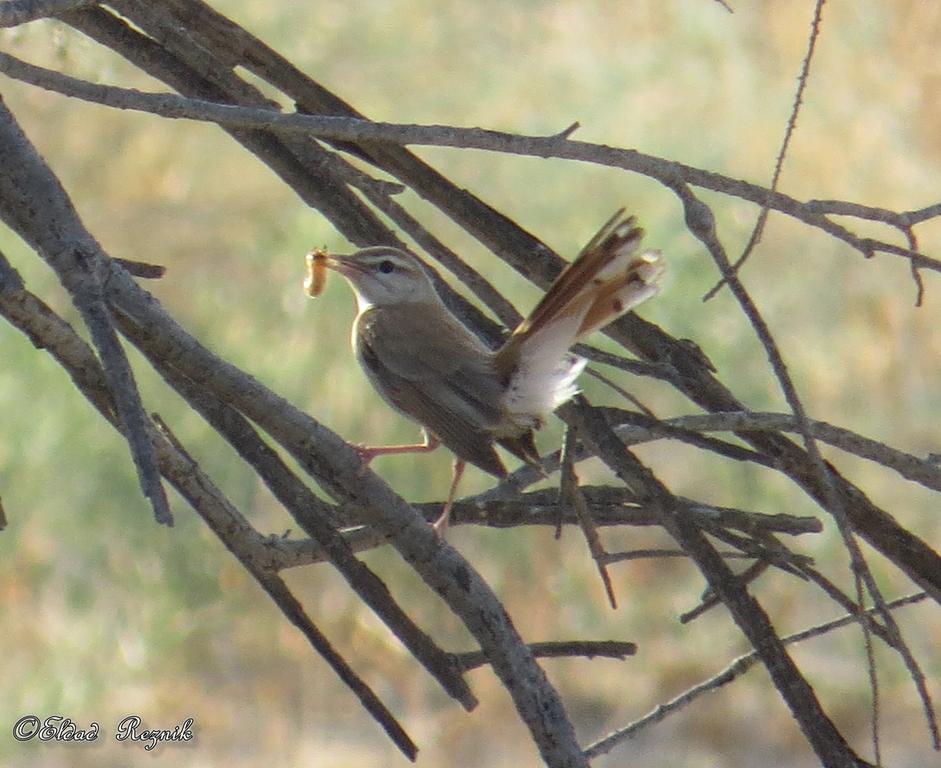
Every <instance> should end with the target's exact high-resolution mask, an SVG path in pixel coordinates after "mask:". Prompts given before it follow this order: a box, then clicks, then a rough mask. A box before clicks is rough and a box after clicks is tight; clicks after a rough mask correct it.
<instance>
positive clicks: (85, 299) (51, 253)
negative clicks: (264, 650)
mask: <svg viewBox="0 0 941 768" xmlns="http://www.w3.org/2000/svg"><path fill="white" fill-rule="evenodd" d="M0 217H2V218H3V220H4V221H5V222H6V223H7V224H8V225H9V226H10V227H11V228H12V229H13V230H14V231H15V232H17V233H18V234H19V235H20V237H22V238H23V239H24V240H25V241H26V242H28V243H30V245H32V246H33V247H34V248H35V249H36V251H37V252H38V253H40V254H41V255H42V257H43V258H44V259H45V260H46V262H47V263H48V264H49V265H50V266H51V267H52V268H53V269H54V270H55V271H56V274H57V276H58V278H59V280H60V281H61V282H62V284H63V285H64V286H65V287H66V289H67V290H68V291H69V293H70V294H71V296H72V301H73V303H74V304H75V306H76V308H77V309H78V310H79V312H80V313H81V315H82V319H83V320H84V322H85V325H86V326H87V327H88V329H89V331H90V332H91V337H92V341H93V343H94V345H95V348H96V349H97V351H98V355H99V356H100V358H101V362H102V365H103V366H104V370H105V374H106V375H107V377H108V385H109V387H110V388H111V392H112V395H113V397H114V407H115V408H116V410H117V415H118V418H119V420H120V423H121V433H122V434H123V435H124V438H125V439H126V440H127V442H128V446H129V448H130V452H131V457H132V458H133V460H134V465H135V467H136V468H137V474H138V478H139V479H140V484H141V489H142V490H143V492H144V495H145V496H146V497H147V498H148V499H150V503H151V505H152V506H153V510H154V516H155V518H156V520H157V522H158V523H163V524H164V525H172V524H173V516H172V515H171V513H170V505H169V502H168V501H167V496H166V492H165V491H164V488H163V485H162V483H161V482H160V473H159V471H158V470H157V466H156V463H155V459H154V455H153V448H152V446H151V443H150V440H149V439H148V438H147V434H146V423H147V415H146V414H145V413H144V410H143V405H142V403H141V399H140V393H139V392H138V391H137V384H136V382H135V381H134V374H133V372H132V371H131V366H130V363H129V362H128V360H127V357H126V356H125V354H124V349H123V348H122V347H121V344H120V342H119V341H118V337H117V334H116V333H115V331H114V327H113V326H112V324H111V316H110V314H109V313H108V310H107V308H106V307H105V304H104V295H103V293H104V286H103V279H102V275H104V274H106V263H107V262H108V261H109V259H108V256H107V254H105V253H104V251H102V250H101V247H100V246H99V245H98V243H97V242H96V241H95V239H94V238H93V237H92V236H91V234H90V233H89V232H88V231H87V230H86V229H85V227H84V225H83V224H82V222H81V220H80V219H79V217H78V214H77V213H76V211H75V208H74V207H73V206H72V203H71V201H70V200H69V197H68V195H67V194H66V192H65V190H64V189H63V188H62V185H61V184H60V183H59V180H58V179H57V178H56V177H55V175H54V174H53V173H52V171H51V170H50V168H49V166H48V165H46V163H45V161H44V160H43V159H42V157H40V156H39V154H38V153H37V152H36V149H35V148H34V147H33V145H32V144H31V143H30V141H29V139H28V138H27V137H26V135H25V134H24V133H23V131H22V130H21V129H20V127H19V125H18V124H17V122H16V119H15V118H14V117H13V115H12V114H11V113H10V111H9V110H8V109H7V108H6V105H4V104H3V103H0ZM125 274H126V273H125Z"/></svg>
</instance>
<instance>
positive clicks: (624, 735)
mask: <svg viewBox="0 0 941 768" xmlns="http://www.w3.org/2000/svg"><path fill="white" fill-rule="evenodd" d="M926 597H928V595H927V594H926V593H924V592H919V593H917V594H914V595H908V596H906V597H900V598H897V599H895V600H892V601H890V602H889V603H888V605H889V608H890V609H892V610H895V609H896V608H901V607H902V606H905V605H912V604H914V603H918V602H921V601H922V600H924V599H925V598H926ZM866 613H867V615H869V616H873V615H875V614H876V610H875V609H870V610H868V611H867V612H866ZM856 621H858V617H857V616H856V615H854V614H850V615H847V616H843V617H842V618H839V619H834V620H833V621H828V622H825V623H824V624H818V625H817V626H814V627H810V628H809V629H805V630H803V631H801V632H796V633H794V634H793V635H788V636H787V637H784V638H782V639H781V642H782V643H784V644H785V645H793V644H795V643H801V642H803V641H805V640H809V639H811V638H814V637H820V636H821V635H825V634H827V633H828V632H832V631H833V630H836V629H840V628H841V627H845V626H848V625H850V624H853V623H854V622H856ZM759 661H760V658H759V656H758V654H757V653H756V652H754V651H753V652H751V653H747V654H745V655H744V656H740V657H739V658H737V659H736V660H735V661H733V662H732V663H731V664H729V665H728V666H727V667H726V668H725V669H724V670H722V671H721V672H719V673H718V674H717V675H714V676H713V677H711V678H709V679H708V680H704V681H703V682H702V683H700V684H699V685H695V686H693V687H692V688H690V689H689V690H687V691H684V692H683V693H682V694H680V695H679V696H677V697H676V698H674V699H672V700H670V701H669V702H667V703H666V704H661V705H660V706H658V707H657V708H656V709H654V710H653V711H652V712H651V713H650V714H648V715H645V716H644V717H642V718H641V719H640V720H636V721H635V722H633V723H631V724H630V725H627V726H625V727H623V728H619V729H618V730H617V731H615V732H614V733H611V734H609V735H608V736H605V737H604V738H603V739H600V740H599V741H596V742H595V743H594V744H591V745H589V746H588V747H587V748H586V749H585V754H586V756H588V757H589V758H595V757H598V756H600V755H605V754H607V753H608V752H610V751H611V750H612V749H613V748H614V747H615V746H617V745H618V744H620V743H622V742H624V741H627V740H629V739H632V738H634V737H635V736H637V735H638V734H639V733H640V732H641V731H642V730H644V729H645V728H649V727H650V726H652V725H656V724H657V723H660V722H663V721H664V720H665V719H666V718H667V717H669V716H670V715H671V714H673V713H674V712H676V711H678V710H680V709H682V708H683V707H686V706H688V705H689V704H692V703H693V702H694V701H695V700H696V699H698V698H699V697H700V696H703V695H704V694H707V693H713V692H715V691H717V690H718V689H719V688H722V687H723V686H726V685H728V684H729V683H731V682H733V681H734V680H736V679H738V678H739V677H741V676H742V675H744V674H745V673H746V672H747V671H748V670H749V669H751V668H752V667H753V666H754V665H755V664H757V663H759ZM859 765H868V763H866V762H865V761H860V762H859Z"/></svg>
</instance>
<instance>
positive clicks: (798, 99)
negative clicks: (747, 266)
mask: <svg viewBox="0 0 941 768" xmlns="http://www.w3.org/2000/svg"><path fill="white" fill-rule="evenodd" d="M825 2H826V0H817V5H816V7H815V8H814V20H813V22H812V24H811V30H810V36H809V37H808V38H807V53H806V54H804V61H803V63H802V64H801V73H800V75H799V76H798V78H797V93H796V94H795V95H794V103H793V105H792V106H791V114H790V116H789V117H788V119H787V128H785V130H784V138H783V139H782V141H781V148H780V149H779V150H778V156H777V158H776V159H775V161H774V173H773V174H772V175H771V187H770V191H769V195H770V193H773V192H777V190H778V181H780V179H781V170H782V169H783V168H784V158H785V156H786V155H787V149H788V146H790V143H791V137H792V136H793V135H794V129H795V128H797V115H798V113H799V112H800V108H801V105H802V104H803V102H804V90H805V89H806V88H807V79H808V78H809V77H810V62H811V61H813V58H814V50H816V47H817V38H819V37H820V20H821V17H822V15H823V5H824V3H825ZM767 221H768V206H767V204H763V205H762V206H761V210H760V211H759V212H758V221H757V222H755V227H754V229H753V230H752V233H751V236H750V237H749V238H748V243H747V244H746V246H745V249H744V250H743V251H742V255H741V256H739V257H738V259H736V261H735V263H734V264H732V267H731V269H732V272H735V273H737V272H738V270H739V268H740V267H741V266H742V264H744V263H745V262H746V260H747V259H748V257H749V256H750V255H751V253H752V251H753V250H755V246H756V245H758V243H759V242H761V236H762V234H763V233H764V230H765V223H766V222H767ZM725 282H726V281H725V277H722V279H720V280H719V282H718V283H717V284H716V286H715V287H714V288H712V289H710V290H709V292H708V293H706V295H705V296H704V297H703V301H708V300H709V299H711V298H712V297H713V296H715V295H716V294H717V293H718V292H719V289H720V288H721V287H722V286H723V285H725Z"/></svg>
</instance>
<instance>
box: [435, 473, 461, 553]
mask: <svg viewBox="0 0 941 768" xmlns="http://www.w3.org/2000/svg"><path fill="white" fill-rule="evenodd" d="M465 466H467V463H466V462H465V461H464V459H455V460H454V473H453V474H452V476H451V490H449V491H448V500H447V501H446V502H445V503H444V509H443V510H441V515H440V517H439V518H438V519H437V520H435V523H434V525H433V526H432V527H433V528H434V529H435V533H437V534H438V537H439V538H442V539H443V538H444V534H445V533H447V531H448V520H449V519H450V518H451V507H452V506H453V505H454V497H455V496H456V495H457V486H458V483H460V482H461V477H462V476H463V475H464V467H465Z"/></svg>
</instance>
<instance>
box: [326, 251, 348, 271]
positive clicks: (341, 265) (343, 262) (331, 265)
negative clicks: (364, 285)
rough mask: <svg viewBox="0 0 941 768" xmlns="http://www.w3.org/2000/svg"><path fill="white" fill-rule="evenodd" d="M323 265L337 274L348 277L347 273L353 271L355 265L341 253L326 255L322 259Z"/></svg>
mask: <svg viewBox="0 0 941 768" xmlns="http://www.w3.org/2000/svg"><path fill="white" fill-rule="evenodd" d="M323 265H324V266H325V267H326V268H327V269H332V270H333V271H335V272H339V273H340V274H341V275H349V273H350V272H351V271H352V270H354V269H355V264H354V263H353V261H352V259H350V257H349V256H348V255H346V254H343V253H328V254H327V255H326V257H324V260H323Z"/></svg>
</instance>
